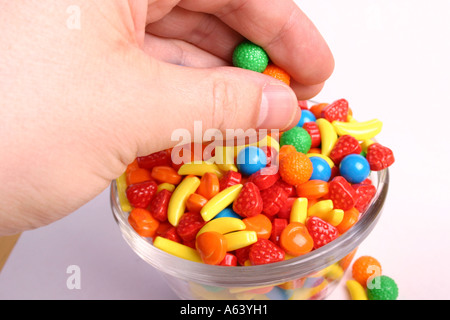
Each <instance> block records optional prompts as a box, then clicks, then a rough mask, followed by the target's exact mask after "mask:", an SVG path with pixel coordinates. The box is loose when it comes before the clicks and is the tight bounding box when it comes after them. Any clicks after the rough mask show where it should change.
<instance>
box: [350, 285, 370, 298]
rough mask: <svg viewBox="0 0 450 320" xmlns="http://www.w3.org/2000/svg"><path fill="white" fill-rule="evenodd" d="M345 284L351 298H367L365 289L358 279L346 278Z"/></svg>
mask: <svg viewBox="0 0 450 320" xmlns="http://www.w3.org/2000/svg"><path fill="white" fill-rule="evenodd" d="M346 284H347V289H348V292H349V293H350V297H351V298H352V300H368V298H367V293H366V290H364V287H363V286H362V285H361V284H360V283H359V282H358V281H356V280H348V281H347V283H346Z"/></svg>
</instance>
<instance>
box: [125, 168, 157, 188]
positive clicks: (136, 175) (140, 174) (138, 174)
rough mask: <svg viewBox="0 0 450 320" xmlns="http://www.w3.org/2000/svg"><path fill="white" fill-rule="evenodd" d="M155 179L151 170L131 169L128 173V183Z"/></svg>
mask: <svg viewBox="0 0 450 320" xmlns="http://www.w3.org/2000/svg"><path fill="white" fill-rule="evenodd" d="M151 180H153V178H152V174H151V172H150V171H149V170H147V169H143V168H138V169H135V170H130V171H128V172H127V173H126V182H127V185H131V184H136V183H140V182H145V181H151Z"/></svg>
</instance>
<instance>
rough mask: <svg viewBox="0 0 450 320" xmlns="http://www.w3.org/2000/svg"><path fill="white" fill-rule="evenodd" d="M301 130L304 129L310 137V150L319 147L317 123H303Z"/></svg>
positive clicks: (319, 137) (319, 138)
mask: <svg viewBox="0 0 450 320" xmlns="http://www.w3.org/2000/svg"><path fill="white" fill-rule="evenodd" d="M303 129H305V130H306V132H308V133H309V135H310V136H311V148H317V147H318V146H320V143H321V136H320V130H319V126H318V125H317V123H316V122H315V121H309V122H305V123H304V124H303Z"/></svg>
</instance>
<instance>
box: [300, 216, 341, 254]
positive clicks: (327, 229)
mask: <svg viewBox="0 0 450 320" xmlns="http://www.w3.org/2000/svg"><path fill="white" fill-rule="evenodd" d="M306 228H307V229H308V232H309V234H310V235H311V237H312V238H313V241H314V249H318V248H320V247H322V246H324V245H326V244H327V243H329V242H331V241H333V240H334V239H336V238H337V237H338V236H339V232H338V230H337V229H336V227H334V226H332V225H331V224H329V223H328V222H326V221H324V220H322V219H320V218H319V217H309V218H308V220H306Z"/></svg>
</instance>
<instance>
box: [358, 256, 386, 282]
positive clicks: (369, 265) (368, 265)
mask: <svg viewBox="0 0 450 320" xmlns="http://www.w3.org/2000/svg"><path fill="white" fill-rule="evenodd" d="M379 275H381V264H380V263H379V262H378V260H377V259H375V258H373V257H371V256H362V257H359V258H358V259H356V261H355V262H354V263H353V267H352V277H353V279H355V280H356V281H358V282H359V283H360V284H361V285H362V286H363V287H366V286H367V280H369V278H370V277H371V276H379Z"/></svg>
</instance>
